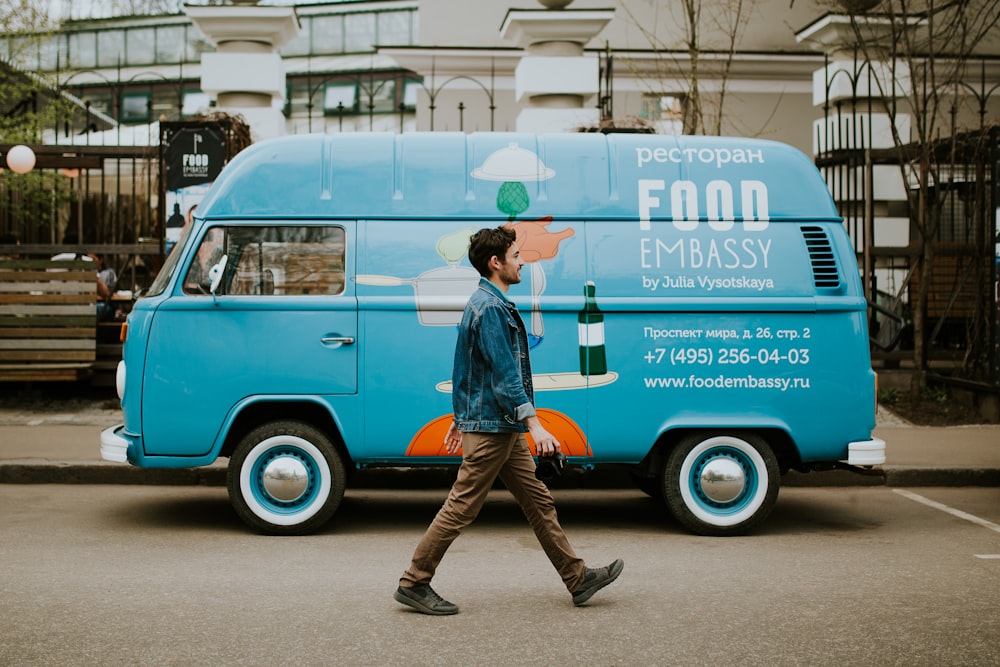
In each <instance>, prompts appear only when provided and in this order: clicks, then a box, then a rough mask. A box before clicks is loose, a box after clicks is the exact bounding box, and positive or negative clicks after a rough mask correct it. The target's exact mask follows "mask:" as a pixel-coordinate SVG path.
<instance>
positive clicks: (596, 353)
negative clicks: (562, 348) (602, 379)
mask: <svg viewBox="0 0 1000 667" xmlns="http://www.w3.org/2000/svg"><path fill="white" fill-rule="evenodd" d="M596 293H597V288H596V287H595V286H594V283H593V281H589V280H588V281H587V284H586V285H585V286H584V288H583V294H584V296H586V303H584V305H583V310H581V311H580V315H579V318H578V321H579V324H578V325H577V326H578V329H577V330H578V331H579V335H580V375H604V374H606V373H607V372H608V360H607V356H606V354H605V350H604V313H602V312H601V310H600V308H598V307H597V300H596V299H595V296H594V295H595V294H596Z"/></svg>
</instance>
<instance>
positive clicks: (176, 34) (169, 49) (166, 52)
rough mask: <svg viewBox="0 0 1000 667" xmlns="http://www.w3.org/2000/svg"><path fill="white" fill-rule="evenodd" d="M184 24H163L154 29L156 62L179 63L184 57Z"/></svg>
mask: <svg viewBox="0 0 1000 667" xmlns="http://www.w3.org/2000/svg"><path fill="white" fill-rule="evenodd" d="M185 38H186V36H185V34H184V26H182V25H163V26H160V27H158V28H157V29H156V62H157V63H160V64H169V63H179V62H180V61H181V59H182V58H183V57H184V46H185Z"/></svg>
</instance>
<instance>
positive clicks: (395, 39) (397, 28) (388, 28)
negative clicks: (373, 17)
mask: <svg viewBox="0 0 1000 667" xmlns="http://www.w3.org/2000/svg"><path fill="white" fill-rule="evenodd" d="M412 16H413V12H410V11H403V12H380V13H379V14H378V37H377V40H378V43H379V44H410V43H411V41H412V33H411V31H410V18H411V17H412Z"/></svg>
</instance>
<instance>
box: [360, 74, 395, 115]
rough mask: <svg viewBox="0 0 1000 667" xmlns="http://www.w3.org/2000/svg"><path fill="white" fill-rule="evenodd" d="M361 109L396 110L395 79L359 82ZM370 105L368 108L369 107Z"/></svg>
mask: <svg viewBox="0 0 1000 667" xmlns="http://www.w3.org/2000/svg"><path fill="white" fill-rule="evenodd" d="M361 106H362V108H361V110H362V111H365V112H367V111H369V110H371V111H376V112H379V111H396V81H395V79H387V80H385V81H370V82H369V81H365V82H364V83H362V84H361ZM369 107H370V109H369Z"/></svg>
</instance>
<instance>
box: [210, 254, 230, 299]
mask: <svg viewBox="0 0 1000 667" xmlns="http://www.w3.org/2000/svg"><path fill="white" fill-rule="evenodd" d="M228 261H229V255H223V256H222V257H221V258H219V261H218V262H217V263H216V264H215V265H213V266H212V268H210V269H209V270H208V280H209V284H210V287H209V291H211V292H212V294H215V290H217V289H219V285H220V284H222V276H223V275H224V274H225V272H226V263H227V262H228Z"/></svg>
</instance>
